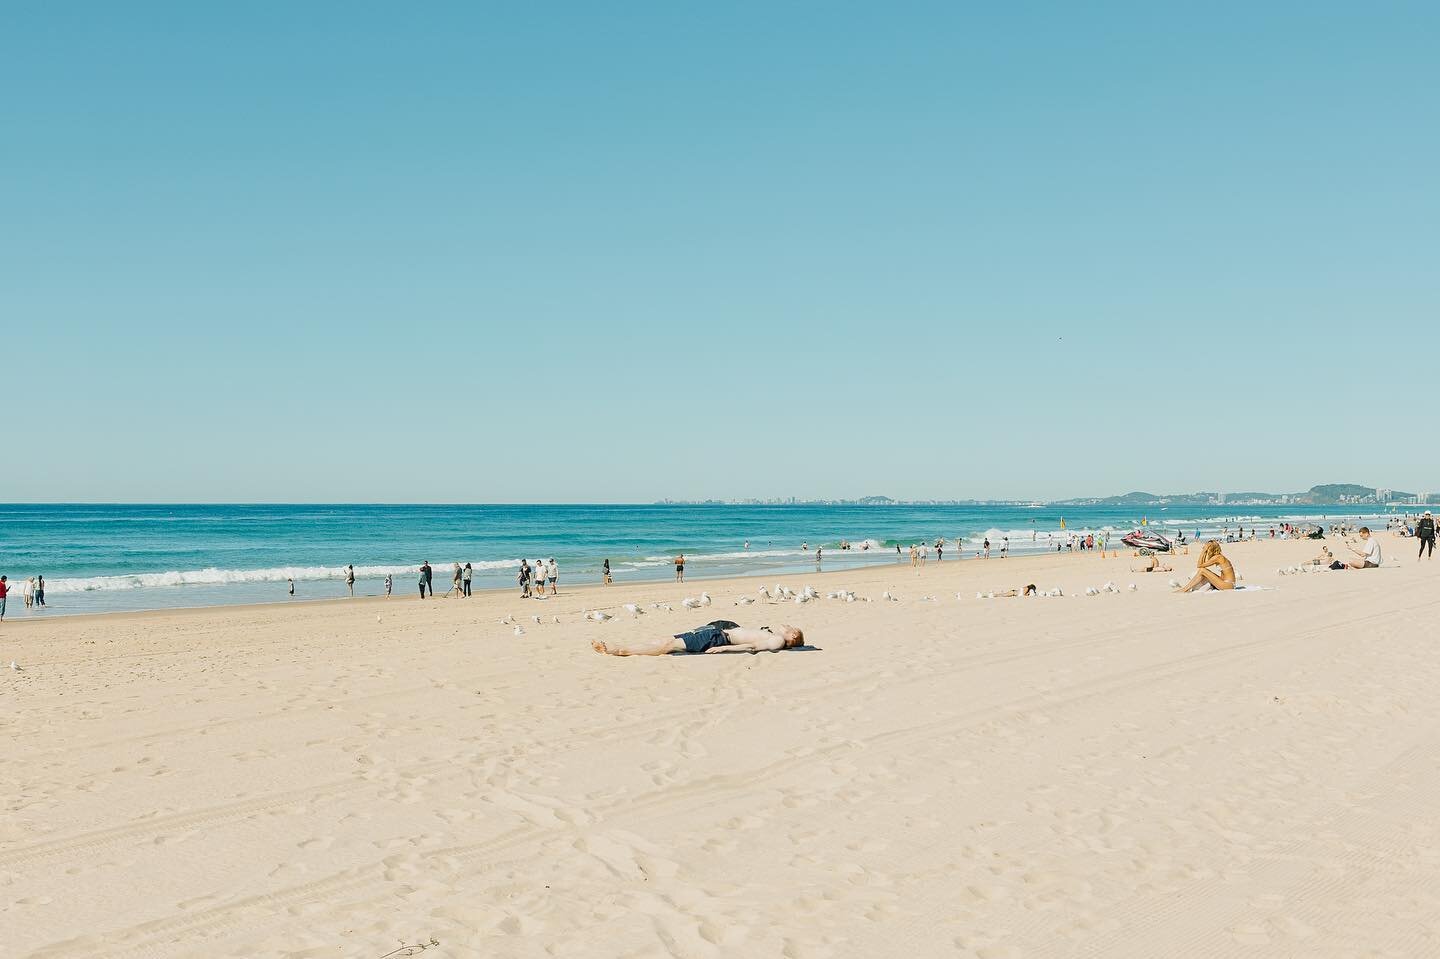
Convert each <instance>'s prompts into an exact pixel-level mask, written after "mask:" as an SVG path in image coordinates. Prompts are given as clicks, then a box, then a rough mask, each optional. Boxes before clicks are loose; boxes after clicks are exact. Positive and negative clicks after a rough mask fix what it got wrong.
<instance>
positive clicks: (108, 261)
mask: <svg viewBox="0 0 1440 959" xmlns="http://www.w3.org/2000/svg"><path fill="white" fill-rule="evenodd" d="M5 22H6V31H5V34H6V35H5V49H6V56H5V58H4V65H3V67H0V71H3V75H4V77H5V78H6V79H7V80H8V81H9V83H8V84H7V89H9V90H10V91H11V92H12V95H11V96H10V97H8V98H7V113H6V138H5V139H6V147H5V150H4V152H3V158H0V166H3V174H4V175H3V176H0V200H3V206H4V210H5V223H6V229H4V230H0V278H3V281H0V316H3V317H4V318H5V319H4V322H3V324H0V330H3V335H4V345H3V351H4V352H3V356H4V363H5V365H4V370H3V374H0V375H3V379H0V383H3V388H0V395H3V398H4V401H5V402H4V409H5V412H6V416H5V419H4V423H5V427H6V429H5V431H4V433H3V439H0V442H3V443H4V450H5V454H4V467H3V469H0V500H3V501H13V502H37V501H39V502H48V501H87V502H309V503H314V502H467V503H476V502H485V503H531V502H555V503H589V502H593V503H610V502H629V503H646V502H653V501H655V500H658V499H661V498H664V497H672V498H677V499H678V498H687V499H706V498H717V497H718V498H736V499H738V498H748V497H773V496H777V495H788V494H790V493H801V492H803V493H804V495H807V496H814V497H821V498H824V497H832V498H839V497H844V496H853V495H856V494H857V492H861V491H884V492H888V493H890V494H891V495H896V496H904V497H909V498H914V499H927V498H928V499H953V498H974V499H1012V500H1051V499H1056V498H1061V497H1071V498H1073V497H1081V496H1105V495H1110V494H1112V493H1114V492H1115V491H1117V490H1126V489H1132V490H1133V489H1162V490H1164V489H1170V490H1174V489H1182V490H1183V489H1215V490H1220V489H1240V490H1244V489H1260V490H1264V489H1276V490H1285V489H1292V488H1300V487H1301V485H1302V484H1303V483H1305V482H1309V481H1312V479H1311V478H1312V477H1314V476H1315V475H1317V474H1319V475H1342V476H1343V475H1347V474H1348V475H1352V476H1362V477H1370V478H1371V480H1372V481H1373V480H1374V479H1383V480H1384V481H1385V482H1386V483H1393V484H1396V485H1395V488H1398V489H1409V490H1426V489H1429V488H1431V485H1432V482H1437V483H1440V481H1436V479H1435V478H1436V477H1437V476H1440V454H1437V452H1436V444H1435V442H1434V438H1433V436H1434V434H1433V425H1432V420H1433V410H1434V408H1435V398H1434V387H1433V384H1432V382H1431V380H1432V377H1431V376H1430V375H1429V373H1428V370H1429V369H1430V367H1432V366H1433V365H1434V358H1433V354H1434V352H1435V349H1436V346H1437V343H1436V336H1435V332H1434V329H1435V327H1434V323H1435V316H1436V308H1437V303H1440V295H1437V289H1436V283H1435V279H1434V277H1435V271H1434V264H1435V262H1436V261H1437V258H1440V248H1437V241H1436V233H1435V228H1434V224H1436V223H1437V222H1440V190H1436V189H1435V186H1434V179H1435V175H1434V171H1435V170H1436V169H1440V92H1437V91H1440V58H1437V57H1436V56H1435V54H1434V49H1433V46H1434V37H1435V36H1437V35H1440V6H1437V5H1380V6H1375V5H1371V6H1356V5H1352V4H1344V3H1339V2H1324V0H1322V2H1318V3H1313V4H1308V5H1306V6H1305V7H1303V9H1302V8H1297V7H1290V6H1283V5H1263V4H1261V5H1255V4H1239V3H1223V2H1222V3H1219V4H1208V5H1205V6H1204V7H1193V8H1190V7H1173V6H1172V7H1166V6H1134V5H1124V6H1122V5H1099V6H1095V5H1088V6H1087V5H1070V6H1066V5H1056V6H1053V7H1051V8H1049V9H1047V10H1045V11H1043V12H1037V11H1035V10H1032V9H1029V8H1022V7H1015V6H1010V5H992V6H984V5H971V4H953V3H941V2H938V0H934V2H915V3H910V4H903V5H900V6H894V5H878V6H871V7H864V6H861V7H835V6H825V7H820V6H814V7H811V6H806V5H788V4H781V5H775V4H759V3H753V2H744V0H740V2H737V3H732V4H720V5H711V6H704V7H697V6H685V5H663V4H653V5H647V4H639V5H625V6H620V7H616V6H613V5H608V6H607V5H603V4H600V5H596V4H578V3H571V4H566V3H563V2H562V3H560V4H558V5H556V4H550V5H543V6H538V7H537V6H525V5H519V6H514V5H512V6H493V5H477V4H462V3H453V2H444V0H441V2H437V3H434V4H426V5H424V6H421V7H404V8H402V7H398V6H396V7H384V6H380V7H373V6H355V5H347V4H340V3H335V2H329V0H318V2H315V3H306V4H280V3H273V2H266V0H262V2H259V3H255V4H246V5H243V6H224V5H218V6H217V5H189V6H186V5H178V6H177V5H164V6H161V5H153V4H139V5H134V4H102V3H96V2H83V0H82V2H79V3H72V4H28V5H16V6H13V7H12V8H11V9H9V10H7V13H6V18H5Z"/></svg>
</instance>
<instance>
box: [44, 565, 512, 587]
mask: <svg viewBox="0 0 1440 959" xmlns="http://www.w3.org/2000/svg"><path fill="white" fill-rule="evenodd" d="M462 565H463V564H462ZM470 565H471V568H472V569H475V570H494V569H518V568H519V566H520V561H519V560H518V559H506V560H490V561H487V562H480V563H476V562H473V561H472V562H471V564H470ZM451 569H452V567H451V566H450V565H448V564H443V563H442V564H441V565H439V566H435V567H434V570H435V578H436V579H437V580H441V579H445V578H446V577H448V576H449V575H450V571H451ZM406 575H410V576H418V575H419V567H418V566H414V565H410V566H356V567H355V576H356V578H357V579H377V578H379V577H381V576H406ZM344 578H345V567H344V566H277V567H274V568H271V569H217V568H215V567H210V568H209V569H187V570H171V571H169V572H164V573H126V574H122V575H119V576H87V577H81V578H75V579H50V580H46V581H45V590H46V592H47V593H89V592H93V591H95V590H115V589H153V588H156V587H163V586H224V585H227V584H230V583H276V582H280V583H283V582H284V581H285V580H287V579H293V580H295V581H296V582H297V583H301V582H318V581H322V580H337V579H342V580H343V579H344Z"/></svg>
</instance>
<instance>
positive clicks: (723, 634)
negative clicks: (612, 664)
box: [590, 619, 805, 656]
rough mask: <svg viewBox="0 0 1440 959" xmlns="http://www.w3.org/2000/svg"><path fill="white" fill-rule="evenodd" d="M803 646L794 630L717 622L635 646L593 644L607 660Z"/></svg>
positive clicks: (802, 639) (783, 625)
mask: <svg viewBox="0 0 1440 959" xmlns="http://www.w3.org/2000/svg"><path fill="white" fill-rule="evenodd" d="M803 645H805V634H804V633H802V632H801V631H800V630H798V629H796V628H795V627H794V626H786V625H785V624H783V623H782V624H780V625H779V626H776V627H775V628H774V629H771V628H770V627H769V626H762V627H760V628H759V629H749V628H746V627H744V626H741V625H740V624H739V623H732V622H730V621H729V620H726V619H717V620H716V621H715V622H713V623H706V624H705V625H704V626H701V627H699V628H698V629H692V630H690V631H689V632H688V633H677V634H676V635H674V636H672V637H670V638H669V639H654V640H648V641H646V640H642V641H640V642H636V643H623V642H615V641H612V642H608V643H605V642H601V641H600V640H598V639H596V640H592V641H591V643H590V646H591V647H592V648H593V649H594V650H595V652H597V653H605V654H606V655H609V656H668V655H670V654H671V653H778V652H779V651H780V650H782V649H789V648H791V647H794V646H803Z"/></svg>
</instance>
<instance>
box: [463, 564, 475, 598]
mask: <svg viewBox="0 0 1440 959" xmlns="http://www.w3.org/2000/svg"><path fill="white" fill-rule="evenodd" d="M474 575H475V571H474V570H473V569H471V568H470V564H469V563H466V564H465V572H464V575H463V576H462V577H461V583H462V585H463V587H464V592H465V598H466V599H469V598H470V578H471V577H472V576H474Z"/></svg>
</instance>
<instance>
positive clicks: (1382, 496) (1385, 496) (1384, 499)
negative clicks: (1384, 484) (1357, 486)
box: [1375, 489, 1394, 503]
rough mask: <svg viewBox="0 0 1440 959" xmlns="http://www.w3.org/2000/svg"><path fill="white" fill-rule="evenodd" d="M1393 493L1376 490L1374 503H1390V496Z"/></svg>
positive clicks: (1385, 490) (1386, 490)
mask: <svg viewBox="0 0 1440 959" xmlns="http://www.w3.org/2000/svg"><path fill="white" fill-rule="evenodd" d="M1393 492H1394V490H1388V489H1377V490H1376V491H1375V502H1377V503H1388V502H1390V494H1391V493H1393Z"/></svg>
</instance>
